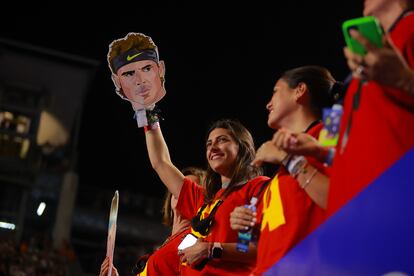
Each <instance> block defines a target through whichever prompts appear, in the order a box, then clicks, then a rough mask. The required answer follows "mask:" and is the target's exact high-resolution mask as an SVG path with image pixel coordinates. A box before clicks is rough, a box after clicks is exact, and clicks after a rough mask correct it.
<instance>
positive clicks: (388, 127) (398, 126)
mask: <svg viewBox="0 0 414 276" xmlns="http://www.w3.org/2000/svg"><path fill="white" fill-rule="evenodd" d="M390 35H391V38H392V40H393V42H394V44H395V46H396V47H397V48H398V49H399V50H400V51H401V53H402V54H403V56H404V58H405V59H406V61H407V62H408V64H409V66H410V67H411V68H414V14H413V13H411V14H410V15H408V16H406V17H404V18H403V19H402V20H401V21H400V22H398V24H397V25H396V26H395V28H394V29H393V30H392V31H391V33H390ZM357 87H358V80H352V82H351V84H350V86H349V88H348V91H347V93H346V97H345V102H344V115H343V118H342V121H341V127H340V134H339V135H340V136H339V141H338V145H337V150H336V154H335V158H334V163H333V167H332V176H331V182H330V183H331V184H330V190H329V198H328V215H331V214H333V213H334V212H335V211H337V210H338V209H339V208H340V207H341V206H342V205H344V204H345V203H346V202H347V201H349V200H350V199H351V198H352V197H353V196H355V195H356V194H357V193H358V192H360V191H361V190H363V189H364V188H365V187H366V186H367V185H369V184H370V183H371V182H372V181H374V180H375V178H377V177H378V176H380V175H381V174H382V173H383V172H384V171H385V170H386V169H387V168H389V167H390V166H391V165H392V164H394V163H395V162H396V161H397V160H398V159H400V158H401V157H402V155H403V154H404V153H406V152H407V151H409V150H410V149H412V148H413V146H414V131H413V130H414V127H413V126H414V97H413V96H410V95H408V93H407V92H403V91H399V90H397V89H393V88H390V87H385V86H380V85H379V84H378V83H376V82H374V81H370V82H368V83H366V84H365V85H363V86H362V90H361V94H360V104H359V108H358V109H357V110H354V111H352V101H353V97H354V95H355V93H356V91H357ZM351 113H352V126H351V128H350V132H349V136H348V142H347V143H346V146H345V147H344V149H343V152H341V144H342V140H343V136H344V132H345V129H346V128H347V125H348V122H349V119H350V116H351ZM390 184H392V183H390Z"/></svg>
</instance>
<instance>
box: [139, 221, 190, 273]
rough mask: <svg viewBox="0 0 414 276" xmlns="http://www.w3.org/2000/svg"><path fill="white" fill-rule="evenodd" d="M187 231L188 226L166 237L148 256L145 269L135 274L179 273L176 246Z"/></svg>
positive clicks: (188, 229)
mask: <svg viewBox="0 0 414 276" xmlns="http://www.w3.org/2000/svg"><path fill="white" fill-rule="evenodd" d="M188 233H190V228H187V229H186V230H183V231H181V232H179V233H177V234H175V235H172V236H170V237H168V239H167V241H166V242H164V244H163V245H161V247H160V248H158V249H157V250H156V251H155V252H154V253H153V254H152V255H151V256H150V257H149V258H148V261H147V264H146V268H145V270H144V271H143V272H141V273H140V274H138V275H137V276H157V275H179V274H180V257H179V256H178V249H177V248H178V245H179V244H180V242H181V241H182V240H183V238H184V237H185V235H187V234H188Z"/></svg>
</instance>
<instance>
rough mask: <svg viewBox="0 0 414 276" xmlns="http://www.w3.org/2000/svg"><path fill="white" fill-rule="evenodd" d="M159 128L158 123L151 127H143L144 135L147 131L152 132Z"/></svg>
mask: <svg viewBox="0 0 414 276" xmlns="http://www.w3.org/2000/svg"><path fill="white" fill-rule="evenodd" d="M159 127H160V123H159V122H155V123H153V124H152V125H147V126H144V133H147V131H149V130H153V129H157V128H159Z"/></svg>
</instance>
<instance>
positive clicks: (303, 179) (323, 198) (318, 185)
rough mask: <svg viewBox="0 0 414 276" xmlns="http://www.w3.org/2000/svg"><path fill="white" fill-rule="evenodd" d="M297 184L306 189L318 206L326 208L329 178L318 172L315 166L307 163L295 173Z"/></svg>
mask: <svg viewBox="0 0 414 276" xmlns="http://www.w3.org/2000/svg"><path fill="white" fill-rule="evenodd" d="M296 179H297V181H298V182H299V186H300V187H301V188H302V189H304V190H305V191H306V193H307V194H308V196H309V197H310V198H311V199H312V201H313V202H315V203H316V204H317V205H318V206H319V207H321V208H323V209H326V206H327V204H328V191H329V178H328V177H327V176H326V175H324V174H322V173H320V172H319V171H318V169H317V168H315V167H313V166H312V165H310V164H309V163H307V164H306V165H305V168H304V169H302V171H301V172H300V173H299V174H298V175H297V177H296Z"/></svg>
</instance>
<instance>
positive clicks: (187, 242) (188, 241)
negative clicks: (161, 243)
mask: <svg viewBox="0 0 414 276" xmlns="http://www.w3.org/2000/svg"><path fill="white" fill-rule="evenodd" d="M196 242H197V237H196V236H194V235H193V234H187V236H185V238H184V239H183V241H182V242H181V243H180V244H179V245H178V250H183V249H186V248H187V247H190V246H192V245H194V244H195V243H196Z"/></svg>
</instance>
